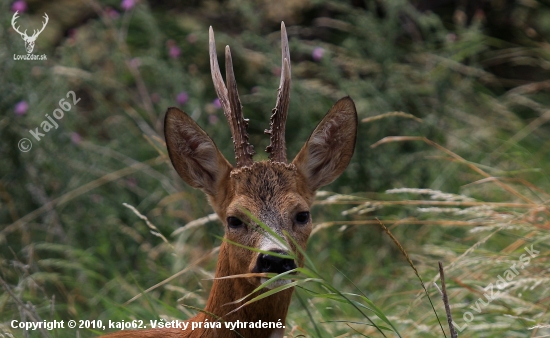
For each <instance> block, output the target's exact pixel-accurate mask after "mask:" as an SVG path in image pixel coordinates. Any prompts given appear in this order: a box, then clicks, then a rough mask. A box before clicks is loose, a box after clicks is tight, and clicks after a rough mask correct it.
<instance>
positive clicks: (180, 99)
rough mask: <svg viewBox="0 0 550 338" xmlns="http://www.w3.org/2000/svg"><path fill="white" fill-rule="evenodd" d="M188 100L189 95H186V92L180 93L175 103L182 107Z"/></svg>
mask: <svg viewBox="0 0 550 338" xmlns="http://www.w3.org/2000/svg"><path fill="white" fill-rule="evenodd" d="M188 100H189V94H187V92H181V93H179V94H178V96H177V97H176V101H178V103H179V104H180V105H184V104H185V103H186V102H187V101H188Z"/></svg>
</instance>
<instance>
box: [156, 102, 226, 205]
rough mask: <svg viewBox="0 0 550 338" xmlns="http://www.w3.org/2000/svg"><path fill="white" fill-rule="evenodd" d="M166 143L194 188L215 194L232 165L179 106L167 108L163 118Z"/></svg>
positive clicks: (176, 163) (182, 172) (176, 162)
mask: <svg viewBox="0 0 550 338" xmlns="http://www.w3.org/2000/svg"><path fill="white" fill-rule="evenodd" d="M164 135H165V137H166V147H167V148H168V155H169V156H170V160H171V161H172V165H173V166H174V168H175V169H176V171H177V172H178V174H179V175H180V177H181V178H182V179H183V180H184V181H185V182H186V183H187V184H189V185H190V186H192V187H193V188H199V189H202V190H203V191H204V192H205V193H206V194H208V195H210V196H215V195H216V193H217V192H218V191H219V188H220V184H221V183H222V182H224V181H226V179H227V178H228V177H229V173H230V172H231V169H232V166H231V164H230V163H229V162H228V161H227V160H226V159H225V157H224V156H223V155H222V153H221V152H220V151H219V150H218V147H216V144H214V141H212V139H211V138H210V137H209V136H208V134H206V132H205V131H204V130H202V128H201V127H199V125H198V124H197V123H195V121H193V119H192V118H190V117H189V116H188V115H187V114H185V113H184V112H183V111H181V110H179V109H178V108H174V107H172V108H168V111H167V112H166V117H165V118H164Z"/></svg>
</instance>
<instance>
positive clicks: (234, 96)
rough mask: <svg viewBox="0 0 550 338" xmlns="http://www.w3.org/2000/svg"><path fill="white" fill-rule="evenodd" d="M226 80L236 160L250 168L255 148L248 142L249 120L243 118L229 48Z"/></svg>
mask: <svg viewBox="0 0 550 338" xmlns="http://www.w3.org/2000/svg"><path fill="white" fill-rule="evenodd" d="M225 79H226V81H227V91H228V94H229V106H230V108H231V113H232V119H230V121H229V123H230V124H231V130H233V144H234V146H235V159H236V160H237V166H238V167H242V166H248V165H251V164H252V163H253V162H254V161H253V160H252V155H254V147H253V146H252V145H251V144H250V142H249V141H248V133H247V132H246V128H247V127H248V120H247V119H245V118H244V116H243V106H242V105H241V100H240V99H239V92H238V91H237V81H236V80H235V73H234V72H233V60H232V59H231V49H230V48H229V46H226V47H225Z"/></svg>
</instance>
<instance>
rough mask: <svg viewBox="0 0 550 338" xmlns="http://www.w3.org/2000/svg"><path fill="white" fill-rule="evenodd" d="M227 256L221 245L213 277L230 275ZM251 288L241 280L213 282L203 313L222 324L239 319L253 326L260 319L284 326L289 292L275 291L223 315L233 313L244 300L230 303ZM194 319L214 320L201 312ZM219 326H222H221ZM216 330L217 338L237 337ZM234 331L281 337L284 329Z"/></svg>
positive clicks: (246, 293) (243, 279) (243, 333)
mask: <svg viewBox="0 0 550 338" xmlns="http://www.w3.org/2000/svg"><path fill="white" fill-rule="evenodd" d="M227 253H228V250H227V243H225V242H224V243H222V245H221V246H220V252H219V257H218V264H217V267H216V277H226V276H231V275H233V273H231V271H230V270H229V266H230V265H229V259H230V257H228V254H227ZM255 288H256V287H255V286H254V285H252V284H250V282H248V281H247V280H246V279H245V278H230V279H216V280H214V283H213V285H212V290H211V292H210V296H209V297H208V301H207V303H206V308H205V311H206V312H207V313H212V314H214V315H216V316H218V317H221V319H222V321H225V322H232V323H234V322H237V320H239V321H240V322H246V323H250V322H253V323H257V322H258V321H260V320H261V322H262V323H264V322H267V323H269V322H271V323H277V322H280V323H281V326H284V325H285V318H286V315H287V312H288V307H289V305H290V299H291V297H292V292H293V290H292V289H287V290H284V291H281V292H278V293H276V294H274V295H271V296H269V297H266V298H264V299H262V300H259V301H257V302H254V303H252V304H250V305H247V306H245V307H243V308H241V309H239V310H237V311H236V312H234V313H232V314H229V315H227V314H228V313H229V312H231V311H233V310H235V309H236V308H238V307H239V306H241V305H242V304H243V303H245V302H246V301H243V302H240V303H238V304H230V303H232V302H235V301H236V300H238V299H241V298H243V297H245V296H247V295H249V294H250V293H251V292H252V291H254V289H255ZM260 293H261V292H260ZM260 293H255V294H254V296H256V295H259V294H260ZM254 296H253V297H254ZM253 297H248V298H247V300H250V299H252V298H253ZM198 317H199V318H197V319H198V320H204V319H206V318H208V319H209V321H215V320H216V318H212V317H211V316H208V315H206V314H204V313H201V314H200V315H199V316H198ZM222 326H223V327H225V325H224V324H223V323H222ZM247 327H248V325H247ZM216 331H218V332H217V337H238V335H236V334H234V333H233V332H231V331H229V330H225V329H222V330H221V331H220V330H216ZM236 331H238V332H239V333H240V334H241V335H242V336H243V337H258V338H262V337H265V338H276V337H283V333H284V328H281V329H269V328H254V329H250V328H247V329H236Z"/></svg>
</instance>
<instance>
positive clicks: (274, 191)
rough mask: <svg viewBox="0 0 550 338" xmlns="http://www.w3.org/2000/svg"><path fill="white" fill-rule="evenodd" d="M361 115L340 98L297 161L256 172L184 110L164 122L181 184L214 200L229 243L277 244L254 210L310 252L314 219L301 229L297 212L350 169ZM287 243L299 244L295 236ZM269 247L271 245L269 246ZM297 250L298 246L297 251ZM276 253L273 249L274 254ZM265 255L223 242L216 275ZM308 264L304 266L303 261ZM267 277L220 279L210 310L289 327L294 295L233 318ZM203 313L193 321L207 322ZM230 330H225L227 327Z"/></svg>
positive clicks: (266, 333)
mask: <svg viewBox="0 0 550 338" xmlns="http://www.w3.org/2000/svg"><path fill="white" fill-rule="evenodd" d="M356 133H357V113H356V111H355V106H354V104H353V101H352V100H351V99H350V98H349V97H346V98H343V99H341V100H339V101H338V102H337V103H336V104H335V105H334V106H333V107H332V108H331V110H330V111H329V112H328V113H327V115H326V116H325V118H324V119H323V120H322V121H321V123H319V125H318V126H317V128H316V129H315V131H314V132H313V133H312V134H311V136H310V137H309V139H308V141H307V142H306V144H305V145H304V146H303V147H302V149H301V150H300V152H299V153H298V155H297V156H296V158H295V159H294V161H293V162H292V163H290V164H286V163H280V162H271V161H266V162H256V163H254V164H252V165H251V166H247V167H242V168H236V169H234V168H232V166H231V165H230V164H229V162H228V161H227V160H226V159H225V158H224V157H223V155H222V154H221V153H220V152H219V150H218V149H217V147H216V145H215V144H214V142H213V141H212V140H211V139H210V137H208V135H207V134H206V133H205V132H204V131H203V130H202V129H201V128H200V127H199V126H198V125H197V124H196V123H195V122H194V121H193V120H192V119H191V118H190V117H189V116H187V115H186V114H185V113H184V112H182V111H180V110H179V109H177V108H169V109H168V112H167V113H166V119H165V135H166V144H167V147H168V153H169V155H170V159H171V160H172V164H173V165H174V168H175V169H176V171H177V172H178V173H179V175H180V176H181V178H182V179H183V180H184V181H185V182H187V183H188V184H189V185H191V186H193V187H197V188H200V189H202V190H203V191H204V192H205V193H206V194H207V196H208V199H209V202H210V204H211V205H212V207H213V208H214V210H215V211H216V213H217V214H218V216H219V217H220V219H221V220H222V221H223V222H224V226H225V238H227V239H228V240H231V241H233V242H237V243H239V244H242V245H245V246H249V247H254V248H259V247H260V245H264V246H265V245H268V246H269V245H274V246H276V244H270V243H272V241H270V239H269V238H266V236H265V235H264V234H263V233H262V232H261V231H258V225H257V224H255V223H254V222H253V221H252V220H251V219H249V217H248V216H247V215H246V213H244V212H243V209H244V210H248V211H249V212H250V213H251V214H252V215H254V216H255V217H257V218H258V219H259V220H260V221H262V222H263V223H264V224H266V225H267V226H269V227H270V228H271V229H272V230H273V231H275V232H276V233H277V234H279V235H280V236H281V237H283V238H284V232H283V230H284V231H286V232H287V233H289V234H290V235H291V236H292V237H293V238H294V239H295V240H296V242H297V243H298V245H300V247H302V248H304V249H305V247H306V245H307V240H308V238H309V235H310V233H311V229H312V222H311V218H310V219H309V222H308V223H307V224H296V222H295V221H294V218H295V216H296V214H297V213H299V212H304V211H309V209H310V207H311V205H312V203H313V200H314V197H315V191H316V190H317V189H318V188H320V187H321V186H323V185H326V184H329V183H330V182H332V181H334V180H335V179H336V178H337V177H338V176H339V175H340V174H341V173H342V171H344V169H345V168H346V167H347V165H348V163H349V161H350V159H351V156H352V155H353V150H354V147H355V137H356ZM229 216H231V217H237V218H239V219H241V220H242V221H243V222H244V223H245V224H246V226H244V227H240V228H237V229H234V228H230V227H229V226H228V224H227V217H229ZM287 241H288V242H289V243H292V242H291V241H290V240H289V239H288V238H287ZM266 243H267V244H266ZM292 249H293V251H295V248H292ZM269 250H272V249H271V248H269ZM257 257H258V253H256V252H252V251H250V250H248V249H244V248H241V247H238V246H235V245H231V244H228V243H227V242H224V243H222V245H221V247H220V253H219V258H218V265H217V268H216V277H224V276H232V275H238V274H244V273H250V272H252V269H253V268H254V266H255V264H256V260H257ZM297 263H298V264H299V265H301V262H297ZM259 285H260V278H256V277H250V278H246V279H244V278H233V279H222V280H220V279H217V280H215V281H214V283H213V285H212V290H211V292H210V296H209V298H208V301H207V304H206V308H205V311H206V312H210V313H213V314H215V315H216V316H220V317H222V318H223V320H225V321H229V322H234V321H237V320H240V321H241V322H242V321H246V322H257V321H258V320H262V321H263V322H277V321H281V322H282V323H284V322H285V318H286V315H287V311H288V306H289V304H290V299H291V296H292V289H288V290H285V291H282V292H279V293H277V294H275V295H271V296H269V297H267V298H265V299H263V300H260V301H258V302H255V303H252V304H251V305H249V306H246V307H244V308H242V309H240V310H238V311H236V312H235V313H232V314H230V315H226V314H227V313H229V312H231V311H232V310H234V309H235V308H237V307H238V306H240V305H241V304H230V303H232V302H234V301H235V300H237V299H240V298H242V297H244V296H246V295H248V294H249V293H250V292H252V291H253V290H254V289H255V288H256V287H257V286H259ZM206 318H208V320H209V321H214V320H215V318H212V317H210V316H208V315H205V314H204V313H200V314H198V315H197V316H195V317H193V318H191V319H189V321H202V322H204V320H205V319H206ZM222 326H223V325H222ZM238 331H239V333H240V334H241V335H242V336H243V337H246V338H248V337H254V338H273V337H282V336H283V334H284V330H278V331H277V332H275V331H274V330H273V329H240V330H238ZM107 337H110V338H122V337H219V338H229V337H238V335H237V334H235V333H234V332H232V331H230V330H228V329H225V328H223V329H197V330H194V331H191V330H190V329H187V330H186V331H182V330H181V329H163V330H160V329H156V330H143V331H121V332H117V333H114V334H111V335H108V336H107Z"/></svg>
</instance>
